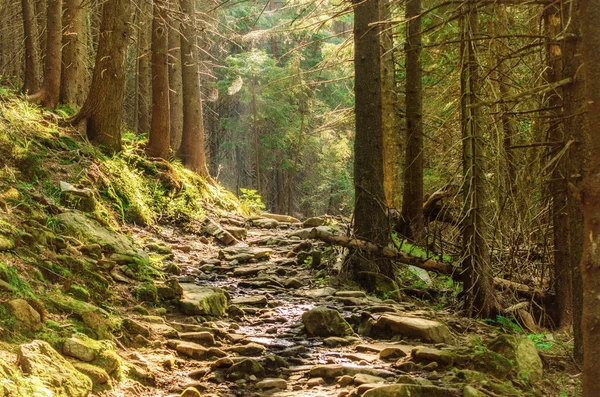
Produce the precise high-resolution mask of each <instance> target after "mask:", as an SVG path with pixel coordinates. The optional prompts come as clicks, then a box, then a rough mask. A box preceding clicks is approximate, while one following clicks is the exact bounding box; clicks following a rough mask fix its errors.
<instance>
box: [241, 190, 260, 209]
mask: <svg viewBox="0 0 600 397" xmlns="http://www.w3.org/2000/svg"><path fill="white" fill-rule="evenodd" d="M240 192H241V194H240V205H241V206H242V208H244V209H245V210H246V211H247V212H249V213H259V212H260V211H261V210H263V209H264V208H265V204H264V203H263V202H262V199H261V197H260V194H258V192H257V191H256V190H255V189H245V188H243V187H242V188H240Z"/></svg>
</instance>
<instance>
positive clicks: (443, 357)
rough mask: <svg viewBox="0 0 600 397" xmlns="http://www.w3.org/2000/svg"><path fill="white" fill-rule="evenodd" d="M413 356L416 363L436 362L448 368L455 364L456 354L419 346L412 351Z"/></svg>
mask: <svg viewBox="0 0 600 397" xmlns="http://www.w3.org/2000/svg"><path fill="white" fill-rule="evenodd" d="M412 356H413V357H414V358H415V359H416V361H435V362H436V363H438V364H441V365H448V366H451V365H452V364H454V354H453V353H452V352H450V351H447V350H439V349H435V348H433V347H424V346H417V347H415V348H414V349H413V350H412Z"/></svg>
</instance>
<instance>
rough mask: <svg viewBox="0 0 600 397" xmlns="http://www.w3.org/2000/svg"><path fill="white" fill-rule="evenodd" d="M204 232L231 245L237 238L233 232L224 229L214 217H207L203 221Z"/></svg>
mask: <svg viewBox="0 0 600 397" xmlns="http://www.w3.org/2000/svg"><path fill="white" fill-rule="evenodd" d="M202 232H203V233H205V234H208V235H209V236H213V237H214V238H215V239H217V240H219V242H221V243H223V244H225V245H229V244H233V243H236V242H237V240H236V238H235V237H233V235H232V234H231V233H229V232H228V231H226V230H225V229H223V228H222V227H221V226H220V225H219V224H218V223H217V222H215V221H213V220H212V219H209V218H206V219H204V221H203V222H202Z"/></svg>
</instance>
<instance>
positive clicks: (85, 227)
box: [56, 210, 148, 262]
mask: <svg viewBox="0 0 600 397" xmlns="http://www.w3.org/2000/svg"><path fill="white" fill-rule="evenodd" d="M56 218H57V219H58V220H59V221H60V222H61V224H62V225H63V226H64V227H65V230H66V231H67V233H69V234H71V235H73V236H74V237H77V238H80V239H82V240H87V241H90V242H95V243H98V244H99V245H100V246H102V248H103V249H108V250H109V251H110V252H114V253H117V254H123V255H126V256H129V257H130V258H131V259H132V260H133V261H134V262H135V261H136V260H140V261H143V262H148V254H146V253H145V252H144V251H142V250H140V249H137V248H135V247H134V246H133V243H132V242H131V241H130V240H129V239H128V238H127V237H126V236H124V235H122V234H119V233H116V232H113V231H112V230H108V229H106V228H104V227H103V226H101V225H100V224H99V223H98V222H97V221H95V220H93V219H90V218H88V217H87V216H86V215H85V214H84V213H83V212H81V211H77V210H71V211H67V212H63V213H61V214H58V215H56Z"/></svg>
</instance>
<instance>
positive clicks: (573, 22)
mask: <svg viewBox="0 0 600 397" xmlns="http://www.w3.org/2000/svg"><path fill="white" fill-rule="evenodd" d="M579 9H580V5H579V0H572V1H571V2H565V3H563V15H565V16H566V17H567V18H568V20H569V21H570V22H569V23H568V24H567V26H566V34H565V38H564V40H563V54H564V62H563V76H564V77H572V78H573V82H572V83H571V84H568V85H566V86H564V88H563V102H564V106H563V111H564V117H563V120H564V131H565V136H566V139H567V140H574V141H575V143H574V144H573V145H571V147H570V148H569V152H568V156H567V170H568V171H567V174H566V175H567V185H571V184H572V185H573V186H576V187H577V186H579V185H580V184H581V180H582V177H583V175H586V174H587V173H588V167H589V161H590V156H589V137H588V133H587V125H586V123H585V92H584V88H585V84H584V83H585V82H584V74H583V73H581V72H580V68H581V65H582V60H581V31H580V18H581V17H580V13H579ZM569 190H572V189H569ZM567 199H568V200H567V201H568V202H567V212H568V220H569V262H570V264H569V267H570V269H571V273H572V316H573V339H574V343H573V345H574V347H573V356H574V358H575V360H576V361H577V362H578V363H580V364H581V363H582V362H583V346H582V342H583V340H582V339H583V337H582V334H581V314H582V309H583V308H582V305H583V286H582V281H581V271H580V270H579V264H580V263H581V255H582V250H583V237H584V236H583V213H582V210H581V202H580V201H579V200H577V198H576V197H574V196H573V195H572V194H568V195H567Z"/></svg>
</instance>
